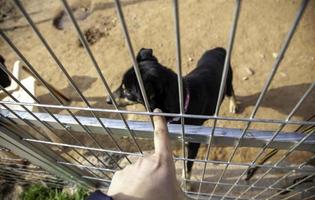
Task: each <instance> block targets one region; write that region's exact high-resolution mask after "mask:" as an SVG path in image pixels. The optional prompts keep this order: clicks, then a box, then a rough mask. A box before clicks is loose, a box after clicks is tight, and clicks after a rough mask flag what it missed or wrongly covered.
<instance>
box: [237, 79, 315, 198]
mask: <svg viewBox="0 0 315 200" xmlns="http://www.w3.org/2000/svg"><path fill="white" fill-rule="evenodd" d="M313 85H314V84H313ZM313 134H315V132H310V133H308V134H306V135H305V136H304V137H303V139H301V140H300V141H299V142H297V143H296V144H294V145H292V146H291V147H290V149H289V150H288V151H287V152H286V153H285V154H284V155H283V156H282V157H281V158H280V159H279V160H278V161H277V162H276V163H275V164H274V166H278V165H279V164H280V163H281V162H282V161H283V160H284V159H286V158H287V157H288V156H289V155H290V154H291V153H292V152H293V151H294V150H295V149H296V148H297V147H298V146H300V145H301V144H302V143H303V142H304V141H305V140H307V139H308V138H309V137H310V136H311V135H313ZM271 170H272V168H271V169H268V170H267V171H266V172H265V173H264V174H263V175H262V176H260V177H259V178H258V179H257V180H256V181H255V182H254V183H252V184H251V185H250V186H249V187H248V188H247V189H246V190H245V191H244V192H242V193H241V194H240V195H239V196H238V197H237V199H238V198H240V197H242V196H243V195H244V194H245V193H247V192H248V191H249V190H250V189H251V188H252V186H254V185H255V184H257V183H258V182H259V181H260V180H262V179H263V178H264V177H265V176H266V175H267V174H268V173H269V172H270V171H271Z"/></svg>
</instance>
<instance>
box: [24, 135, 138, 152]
mask: <svg viewBox="0 0 315 200" xmlns="http://www.w3.org/2000/svg"><path fill="white" fill-rule="evenodd" d="M23 140H25V141H28V142H35V143H41V144H49V145H54V146H61V147H71V148H77V149H86V150H91V151H100V152H107V153H116V154H121V155H129V156H137V157H143V155H142V154H138V153H129V152H122V151H113V150H106V149H99V148H93V147H86V146H79V145H72V144H65V143H57V142H49V141H44V140H34V139H30V138H23Z"/></svg>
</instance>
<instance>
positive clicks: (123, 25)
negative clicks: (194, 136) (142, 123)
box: [115, 0, 154, 127]
mask: <svg viewBox="0 0 315 200" xmlns="http://www.w3.org/2000/svg"><path fill="white" fill-rule="evenodd" d="M115 7H116V11H117V15H118V18H119V21H120V24H121V28H122V32H123V34H124V37H125V40H126V44H127V47H128V51H129V54H130V56H131V60H132V64H133V68H134V70H135V73H136V77H137V80H138V83H139V86H140V91H141V94H142V97H143V100H144V105H145V108H146V110H147V112H151V108H150V104H149V101H148V97H147V93H146V91H145V88H144V85H143V80H142V77H141V73H140V69H139V65H138V62H137V60H136V57H135V53H134V50H133V47H132V43H131V40H130V37H129V32H128V28H127V25H126V22H125V18H124V14H123V11H122V8H121V5H120V1H119V0H115ZM150 120H151V124H152V127H154V124H153V119H152V117H151V116H150Z"/></svg>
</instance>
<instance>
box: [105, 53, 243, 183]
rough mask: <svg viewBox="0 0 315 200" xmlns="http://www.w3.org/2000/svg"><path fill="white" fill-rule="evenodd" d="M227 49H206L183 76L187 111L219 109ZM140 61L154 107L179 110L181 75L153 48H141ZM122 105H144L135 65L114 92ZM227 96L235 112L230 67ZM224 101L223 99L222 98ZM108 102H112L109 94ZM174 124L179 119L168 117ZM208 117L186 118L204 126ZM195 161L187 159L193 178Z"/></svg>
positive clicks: (193, 152)
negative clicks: (159, 59) (162, 61)
mask: <svg viewBox="0 0 315 200" xmlns="http://www.w3.org/2000/svg"><path fill="white" fill-rule="evenodd" d="M225 55H226V51H225V49H223V48H215V49H212V50H208V51H206V52H205V53H204V54H203V55H202V57H201V58H200V60H199V61H198V64H197V67H196V68H195V69H194V70H193V71H191V72H190V73H189V74H188V75H187V76H185V77H184V78H183V88H184V89H183V93H184V100H185V102H184V104H185V113H186V114H198V115H213V114H214V112H215V109H216V104H217V99H218V94H219V89H220V83H221V77H222V72H223V66H224V60H225ZM137 62H138V65H139V69H140V73H141V76H142V79H143V84H144V87H145V91H146V94H147V97H148V101H149V104H150V109H151V110H154V109H155V108H159V109H161V110H162V111H163V112H165V113H179V95H178V83H177V75H176V74H175V73H174V72H173V71H172V70H170V69H168V68H166V67H164V66H163V65H161V64H160V63H159V62H158V60H157V58H156V57H155V56H154V55H153V51H152V49H144V48H143V49H141V50H140V51H139V53H138V55H137ZM113 95H114V98H115V100H116V102H117V104H118V106H125V105H130V104H135V103H141V104H144V100H143V98H142V95H141V91H140V87H139V84H138V81H137V77H136V74H135V71H134V69H133V67H131V68H130V69H129V70H128V71H127V72H126V73H125V74H124V76H123V80H122V83H121V85H120V86H119V87H118V89H117V90H116V91H115V92H114V93H113ZM225 95H226V96H227V97H228V98H229V100H230V111H231V112H233V113H235V112H236V109H237V104H236V100H235V96H234V91H233V86H232V69H231V66H229V71H228V75H227V82H226V89H225ZM222 100H223V99H222ZM107 103H109V104H111V103H112V101H111V99H110V98H109V97H108V98H107ZM167 120H168V121H169V122H171V123H178V124H179V123H180V121H179V120H174V119H171V118H167ZM204 121H205V119H193V118H186V119H185V124H189V125H202V124H203V122H204ZM199 146H200V144H199V143H188V144H187V148H188V158H190V159H194V158H196V156H197V153H198V149H199ZM192 166H193V162H191V161H188V162H187V174H188V175H187V178H188V179H189V178H190V175H191V169H192Z"/></svg>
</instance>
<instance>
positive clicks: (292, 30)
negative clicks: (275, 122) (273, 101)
mask: <svg viewBox="0 0 315 200" xmlns="http://www.w3.org/2000/svg"><path fill="white" fill-rule="evenodd" d="M307 2H308V0H303V2H302V3H301V6H300V7H299V9H298V11H297V13H296V17H295V19H294V21H293V24H292V26H291V28H290V30H289V32H288V34H287V35H286V38H285V39H284V43H283V44H282V47H281V49H280V51H279V54H278V56H277V58H276V60H275V63H274V64H273V66H272V69H271V72H270V74H269V76H268V79H267V81H266V82H265V84H264V86H263V89H262V91H261V93H260V95H259V97H258V99H257V102H256V104H255V106H254V109H253V111H252V114H251V116H250V118H254V117H255V115H256V113H257V111H258V109H259V107H260V104H261V102H262V100H263V98H264V96H265V95H266V93H267V91H268V88H269V86H270V84H271V82H272V80H273V77H274V75H275V74H276V72H277V70H278V67H279V65H280V63H281V61H282V59H283V57H284V54H285V52H286V50H287V48H288V46H289V43H290V41H291V39H292V37H293V35H294V33H295V30H296V28H297V25H298V24H299V22H300V20H301V18H302V15H303V13H304V10H305V7H306V5H307ZM250 125H251V122H248V123H247V125H246V127H245V128H244V131H243V135H244V136H245V135H246V132H247V130H248V128H249V127H250ZM241 140H242V137H241V139H240V140H239V142H238V143H237V145H236V147H235V149H234V151H233V153H232V156H231V160H232V159H233V157H234V154H235V151H236V150H237V148H238V146H239V143H240V141H241ZM229 192H230V190H229V191H228V192H227V193H229ZM223 199H224V198H223Z"/></svg>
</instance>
